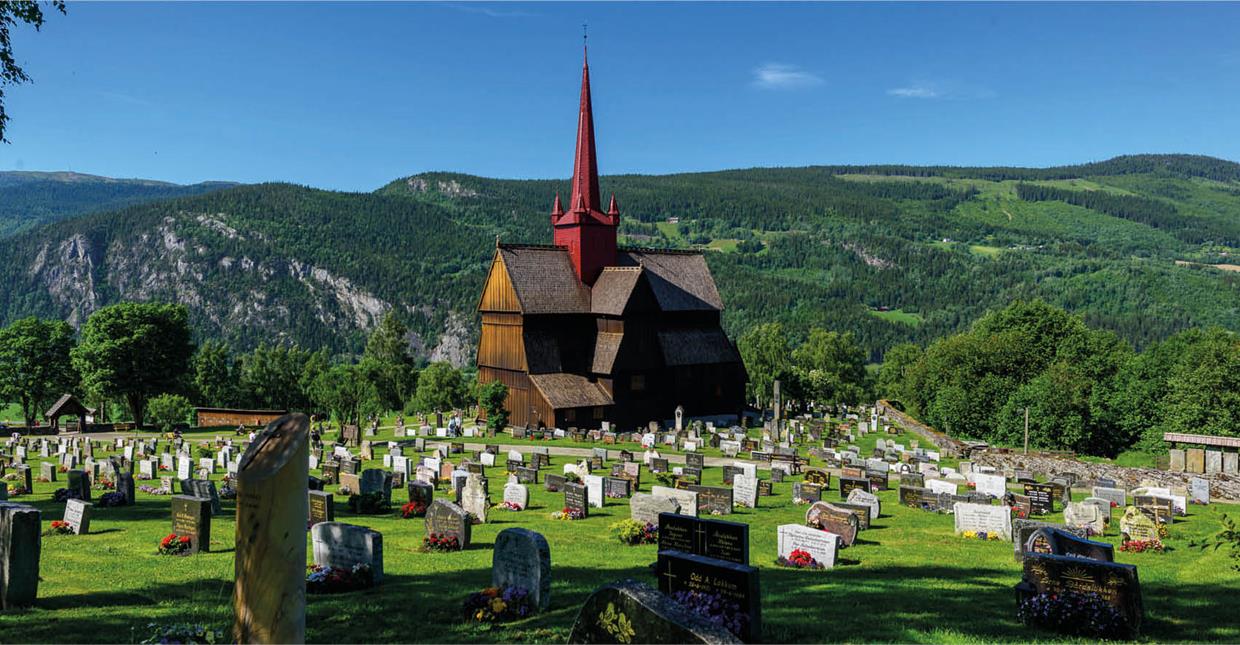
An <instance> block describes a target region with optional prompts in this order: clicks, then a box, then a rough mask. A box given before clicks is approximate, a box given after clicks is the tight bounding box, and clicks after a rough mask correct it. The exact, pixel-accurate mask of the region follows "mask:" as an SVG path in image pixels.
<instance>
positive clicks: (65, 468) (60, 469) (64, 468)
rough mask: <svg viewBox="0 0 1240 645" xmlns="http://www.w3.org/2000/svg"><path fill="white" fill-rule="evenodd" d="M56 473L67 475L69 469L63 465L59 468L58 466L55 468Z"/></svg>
mask: <svg viewBox="0 0 1240 645" xmlns="http://www.w3.org/2000/svg"><path fill="white" fill-rule="evenodd" d="M56 472H58V473H67V472H69V467H68V466H66V465H64V464H61V465H60V466H58V467H57V468H56Z"/></svg>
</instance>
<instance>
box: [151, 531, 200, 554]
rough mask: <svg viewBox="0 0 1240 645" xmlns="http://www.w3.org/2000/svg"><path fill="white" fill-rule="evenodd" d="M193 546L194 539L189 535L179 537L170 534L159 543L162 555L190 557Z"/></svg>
mask: <svg viewBox="0 0 1240 645" xmlns="http://www.w3.org/2000/svg"><path fill="white" fill-rule="evenodd" d="M192 546H193V538H191V537H190V536H188V535H177V534H176V533H169V534H168V535H166V536H165V537H164V539H162V540H160V541H159V554H160V555H189V550H190V548H191V547H192Z"/></svg>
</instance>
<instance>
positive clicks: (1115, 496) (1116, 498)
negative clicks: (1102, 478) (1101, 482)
mask: <svg viewBox="0 0 1240 645" xmlns="http://www.w3.org/2000/svg"><path fill="white" fill-rule="evenodd" d="M1092 492H1093V495H1094V497H1101V498H1102V499H1105V500H1107V501H1109V502H1113V503H1114V504H1115V505H1116V506H1117V507H1120V508H1123V507H1124V506H1127V505H1128V495H1127V493H1126V492H1125V491H1124V489H1122V488H1111V487H1106V486H1094V488H1093V491H1092Z"/></svg>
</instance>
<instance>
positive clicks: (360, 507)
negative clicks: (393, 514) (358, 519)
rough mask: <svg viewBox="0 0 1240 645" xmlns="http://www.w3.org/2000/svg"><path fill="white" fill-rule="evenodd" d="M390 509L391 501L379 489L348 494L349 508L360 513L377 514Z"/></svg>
mask: <svg viewBox="0 0 1240 645" xmlns="http://www.w3.org/2000/svg"><path fill="white" fill-rule="evenodd" d="M391 509H392V503H391V502H390V501H388V499H387V497H386V496H384V494H383V493H382V492H381V491H371V492H369V493H362V494H360V495H350V496H349V510H351V511H353V512H354V513H359V514H362V515H377V514H380V513H386V512H388V511H390V510H391Z"/></svg>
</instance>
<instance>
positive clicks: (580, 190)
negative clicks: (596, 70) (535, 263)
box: [551, 59, 620, 286]
mask: <svg viewBox="0 0 1240 645" xmlns="http://www.w3.org/2000/svg"><path fill="white" fill-rule="evenodd" d="M551 226H552V231H553V240H554V244H555V245H556V246H562V247H564V248H566V249H568V255H569V258H570V260H571V261H572V265H573V271H574V272H576V274H577V279H578V280H580V281H581V282H582V283H583V284H586V285H589V286H593V285H594V281H595V280H597V279H598V275H599V272H600V271H602V270H603V267H606V266H613V265H615V263H616V230H617V228H618V227H619V226H620V210H619V208H618V207H617V206H616V196H615V195H612V196H611V203H610V204H609V205H608V207H607V211H606V212H604V211H603V208H602V195H600V194H599V189H598V161H597V159H596V157H595V151H594V114H593V110H592V109H591V107H590V62H589V60H588V59H586V60H584V62H583V64H582V71H581V106H580V110H579V112H578V114H577V155H576V158H575V160H574V162H573V193H572V196H571V197H570V198H569V202H568V209H567V210H565V208H564V205H563V204H562V203H561V202H560V195H559V194H558V193H557V194H556V196H555V204H554V205H553V206H552V208H551Z"/></svg>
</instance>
